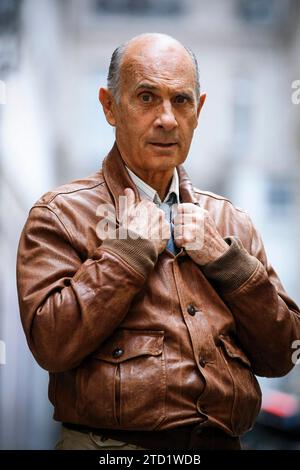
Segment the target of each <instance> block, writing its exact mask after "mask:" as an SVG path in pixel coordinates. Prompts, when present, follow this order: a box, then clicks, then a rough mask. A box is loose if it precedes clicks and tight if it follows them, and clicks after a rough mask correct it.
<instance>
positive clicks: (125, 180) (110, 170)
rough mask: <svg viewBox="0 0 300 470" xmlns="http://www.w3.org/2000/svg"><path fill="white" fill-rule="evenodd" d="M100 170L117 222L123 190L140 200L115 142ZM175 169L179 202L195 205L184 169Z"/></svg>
mask: <svg viewBox="0 0 300 470" xmlns="http://www.w3.org/2000/svg"><path fill="white" fill-rule="evenodd" d="M102 168H103V177H104V180H105V183H106V185H107V187H108V189H109V191H110V193H111V194H112V197H113V199H114V203H115V207H116V216H117V220H118V221H119V196H124V190H125V188H131V189H132V190H133V191H134V194H135V198H136V200H137V201H140V200H141V198H140V195H139V192H138V189H137V187H136V186H135V184H134V183H133V181H132V180H131V178H130V176H129V174H128V172H127V171H126V168H125V164H124V162H123V160H122V157H121V154H120V152H119V149H118V147H117V144H116V142H115V143H114V145H113V147H112V149H111V151H110V152H109V154H108V155H107V156H106V157H105V159H104V161H103V165H102ZM176 168H177V172H178V177H179V194H180V199H181V202H191V203H193V204H197V199H196V197H195V193H194V190H193V185H192V183H191V180H190V178H189V177H188V175H187V173H186V171H185V169H184V168H183V165H179V166H177V167H176Z"/></svg>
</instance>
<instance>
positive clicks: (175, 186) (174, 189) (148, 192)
mask: <svg viewBox="0 0 300 470" xmlns="http://www.w3.org/2000/svg"><path fill="white" fill-rule="evenodd" d="M125 167H126V170H127V171H128V174H129V176H130V177H131V179H132V181H133V182H134V184H135V185H136V187H137V189H138V191H139V193H140V196H141V198H142V199H150V200H151V201H153V202H154V203H156V204H160V203H161V202H166V201H167V200H168V198H169V196H170V194H171V193H174V194H175V195H176V199H177V201H176V202H179V201H180V198H179V178H178V173H177V170H176V168H174V172H173V177H172V181H171V184H170V187H169V191H168V193H167V195H166V197H165V199H164V200H163V201H161V199H160V197H159V195H158V193H157V191H156V190H155V189H153V188H152V187H151V186H149V184H147V183H145V181H143V180H142V179H141V178H139V177H138V176H137V175H136V174H135V173H133V171H131V170H130V169H129V168H128V166H126V165H125Z"/></svg>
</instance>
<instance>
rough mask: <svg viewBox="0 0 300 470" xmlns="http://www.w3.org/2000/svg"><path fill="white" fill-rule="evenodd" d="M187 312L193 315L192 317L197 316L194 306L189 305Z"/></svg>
mask: <svg viewBox="0 0 300 470" xmlns="http://www.w3.org/2000/svg"><path fill="white" fill-rule="evenodd" d="M187 311H188V313H189V314H190V315H192V317H193V316H194V315H195V314H196V312H197V310H196V308H195V307H194V305H189V306H188V308H187Z"/></svg>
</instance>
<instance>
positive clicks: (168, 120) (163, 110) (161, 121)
mask: <svg viewBox="0 0 300 470" xmlns="http://www.w3.org/2000/svg"><path fill="white" fill-rule="evenodd" d="M154 124H155V126H156V127H160V128H163V129H164V130H165V131H171V130H172V129H174V128H175V127H177V126H178V123H177V121H176V118H175V115H174V112H173V108H172V103H170V101H164V102H163V103H162V106H161V107H160V108H159V112H158V115H157V117H156V119H155V123H154Z"/></svg>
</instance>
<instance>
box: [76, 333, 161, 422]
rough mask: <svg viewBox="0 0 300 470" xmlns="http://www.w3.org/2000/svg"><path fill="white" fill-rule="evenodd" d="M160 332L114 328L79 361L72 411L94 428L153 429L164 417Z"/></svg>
mask: <svg viewBox="0 0 300 470" xmlns="http://www.w3.org/2000/svg"><path fill="white" fill-rule="evenodd" d="M163 340H164V332H163V331H145V330H127V329H119V330H117V331H116V332H115V333H114V334H113V335H112V336H111V337H110V338H109V339H108V340H106V342H105V343H104V344H103V345H102V346H101V348H100V349H99V350H98V351H97V352H95V353H94V354H93V355H92V356H90V357H89V358H88V359H86V360H85V361H84V363H82V365H81V366H80V368H79V371H78V374H77V412H78V413H79V414H80V415H81V416H82V419H83V421H84V422H86V423H88V424H90V425H91V426H97V427H114V428H126V429H139V428H140V429H148V430H151V429H154V428H155V427H156V426H158V425H159V423H160V422H161V421H162V420H163V419H164V418H165V395H166V369H165V359H164V353H163Z"/></svg>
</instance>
